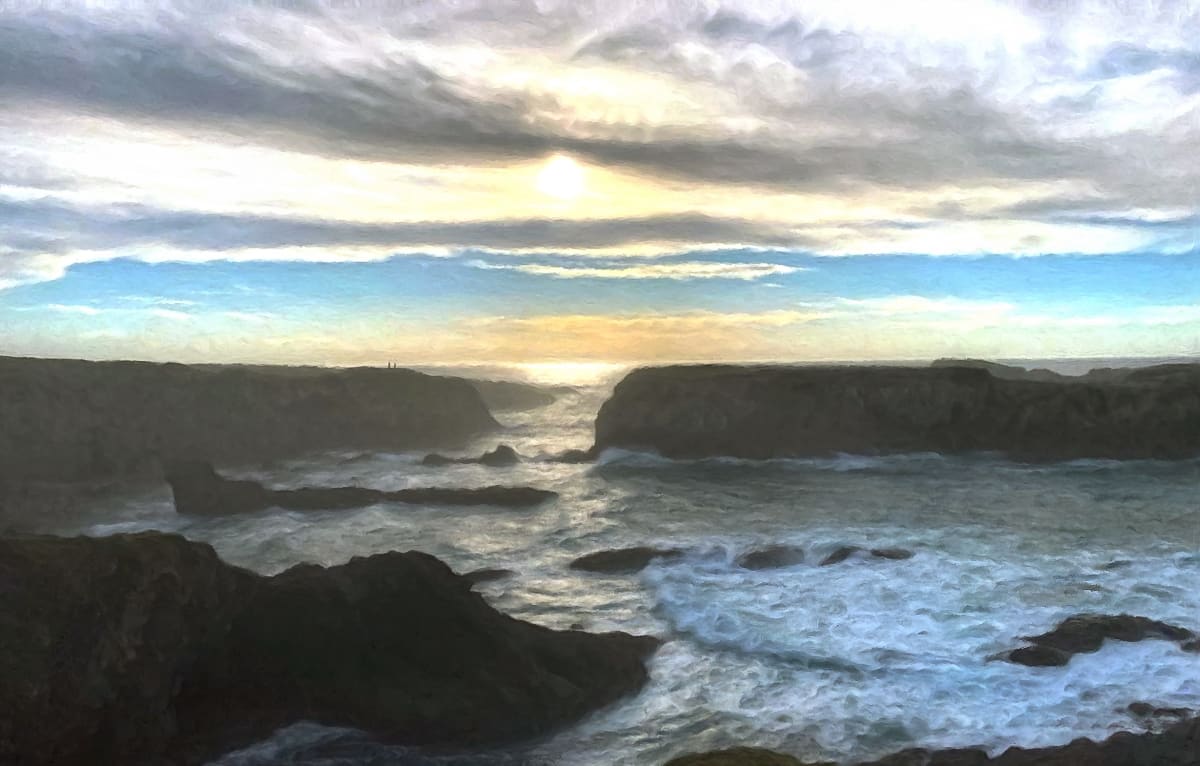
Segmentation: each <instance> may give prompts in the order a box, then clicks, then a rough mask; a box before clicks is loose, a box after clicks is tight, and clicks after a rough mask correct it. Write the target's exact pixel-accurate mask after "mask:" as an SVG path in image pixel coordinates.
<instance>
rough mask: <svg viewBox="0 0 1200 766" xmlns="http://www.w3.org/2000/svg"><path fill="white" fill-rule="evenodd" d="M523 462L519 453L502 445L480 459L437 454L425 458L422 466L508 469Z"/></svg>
mask: <svg viewBox="0 0 1200 766" xmlns="http://www.w3.org/2000/svg"><path fill="white" fill-rule="evenodd" d="M520 462H521V456H520V455H518V454H517V451H516V450H515V449H513V448H512V447H510V446H508V445H507V444H501V445H499V446H498V447H496V449H494V450H492V451H491V452H485V453H483V454H482V455H480V456H479V457H446V456H445V455H439V454H438V453H436V452H433V453H430V454H428V455H426V456H425V458H424V459H423V460H422V461H421V465H427V466H443V465H470V464H478V465H486V466H489V467H491V468H507V467H508V466H513V465H516V464H517V463H520Z"/></svg>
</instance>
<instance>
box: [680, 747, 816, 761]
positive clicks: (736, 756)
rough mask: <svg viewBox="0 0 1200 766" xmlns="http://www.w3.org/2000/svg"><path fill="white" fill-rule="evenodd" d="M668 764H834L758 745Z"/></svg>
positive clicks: (686, 756)
mask: <svg viewBox="0 0 1200 766" xmlns="http://www.w3.org/2000/svg"><path fill="white" fill-rule="evenodd" d="M666 766H834V764H830V763H826V764H815V763H805V762H804V761H800V760H798V759H796V758H793V757H792V756H790V755H783V754H782V753H774V752H772V751H770V750H763V749H761V748H757V747H733V748H730V749H728V750H717V751H714V752H711V753H694V754H692V755H681V756H679V757H678V758H672V759H671V760H669V761H667V763H666Z"/></svg>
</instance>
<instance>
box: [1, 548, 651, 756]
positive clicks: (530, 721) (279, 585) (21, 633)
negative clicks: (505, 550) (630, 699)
mask: <svg viewBox="0 0 1200 766" xmlns="http://www.w3.org/2000/svg"><path fill="white" fill-rule="evenodd" d="M0 584H2V587H0V678H3V679H4V682H3V683H2V684H0V763H5V764H8V763H16V764H27V765H29V766H41V765H42V764H47V765H49V764H54V766H77V765H78V766H84V765H85V764H86V765H87V766H91V765H92V764H99V763H120V764H129V765H130V766H137V765H139V764H156V765H160V766H162V765H166V764H192V763H203V762H206V761H207V760H209V759H210V758H212V757H213V756H215V755H217V754H220V753H222V752H226V751H228V750H230V749H233V748H236V747H240V746H244V745H246V744H249V743H250V742H252V741H255V740H257V739H261V738H262V737H265V736H267V735H268V734H270V732H272V731H273V730H275V729H276V728H278V727H280V726H283V725H286V724H289V723H293V722H295V721H298V720H310V721H317V722H320V723H326V724H330V725H344V726H353V727H357V728H360V729H364V730H366V731H368V732H370V733H372V734H374V735H376V736H378V737H380V738H383V739H386V740H389V741H394V742H397V743H400V744H413V745H420V744H442V745H455V746H467V745H475V744H483V743H492V742H503V741H510V740H514V739H519V738H525V737H531V736H535V735H538V734H541V733H543V732H546V731H547V730H549V729H552V728H555V727H559V726H562V725H565V724H566V723H569V722H571V721H573V720H575V719H577V718H579V717H581V716H582V715H584V714H585V713H587V712H589V711H590V710H592V709H594V708H596V707H599V706H601V705H604V704H607V703H609V702H612V701H613V700H615V699H617V698H618V697H620V696H622V695H625V694H629V693H632V692H634V691H636V690H637V689H638V688H640V687H641V685H642V684H644V683H645V681H646V670H645V667H644V665H643V659H644V658H645V657H646V656H647V655H649V654H650V653H652V652H653V651H654V649H655V648H656V647H657V645H658V642H657V641H656V640H655V639H653V638H645V637H636V636H629V635H627V634H624V633H611V634H604V635H594V634H589V633H580V632H574V631H553V630H549V629H547V628H542V627H539V626H536V625H531V624H529V623H525V622H521V621H519V620H515V619H512V618H510V617H507V616H505V615H503V614H501V613H499V612H497V611H496V610H494V609H492V608H491V607H490V606H488V604H487V603H486V602H485V601H484V600H483V599H482V597H480V596H479V595H477V594H474V593H472V592H471V590H470V588H471V583H470V581H469V580H467V579H466V578H464V577H460V576H458V575H456V574H454V573H453V572H452V571H451V570H450V568H449V567H447V566H446V565H445V564H443V563H442V562H440V561H438V560H437V559H435V558H433V557H432V556H428V555H425V554H423V553H416V552H410V553H387V554H382V555H377V556H371V557H367V558H358V559H353V560H351V561H350V562H349V563H347V564H343V565H341V566H335V567H328V568H324V567H319V566H315V565H311V564H306V565H300V566H297V567H294V568H292V569H289V570H288V571H286V572H283V573H281V574H279V575H276V576H275V577H262V576H259V575H256V574H253V573H251V572H247V571H245V570H241V569H237V568H235V567H231V566H229V565H227V564H225V563H223V562H222V561H221V560H220V559H219V558H218V557H217V556H216V554H215V553H214V552H213V550H212V548H210V547H209V546H207V545H204V544H201V543H193V542H189V541H187V540H185V539H184V538H182V537H178V536H175V535H164V534H159V533H143V534H138V535H120V536H114V537H108V538H83V537H80V538H72V539H66V538H51V537H30V538H8V539H3V538H0Z"/></svg>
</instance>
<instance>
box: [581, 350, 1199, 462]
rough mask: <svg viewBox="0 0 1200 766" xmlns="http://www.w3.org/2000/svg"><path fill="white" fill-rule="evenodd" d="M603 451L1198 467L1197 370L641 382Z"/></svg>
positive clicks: (652, 371) (675, 377)
mask: <svg viewBox="0 0 1200 766" xmlns="http://www.w3.org/2000/svg"><path fill="white" fill-rule="evenodd" d="M606 447H627V448H642V449H653V450H657V451H658V452H660V453H661V454H663V455H666V456H668V457H708V456H717V455H728V456H734V457H742V458H751V459H757V458H771V457H804V456H823V455H830V454H834V453H839V452H840V453H857V454H889V453H904V452H927V451H932V452H940V453H944V454H949V453H963V452H975V451H998V452H1003V453H1006V454H1008V455H1010V456H1011V457H1014V458H1017V459H1027V460H1067V459H1075V458H1118V459H1132V458H1186V457H1192V456H1195V455H1197V454H1200V365H1162V366H1158V367H1147V368H1142V369H1135V370H1129V371H1126V372H1125V373H1124V374H1122V375H1119V376H1117V375H1112V376H1105V377H1103V378H1102V379H1100V380H1097V379H1095V377H1089V378H1087V379H1075V378H1063V379H1062V380H1054V381H1051V380H1029V379H1020V378H1009V377H997V376H995V375H993V374H992V373H991V372H989V371H988V370H987V369H982V368H977V367H969V366H968V367H952V366H938V367H921V368H918V367H737V366H723V365H704V366H678V367H661V368H647V369H640V370H635V371H634V372H632V373H630V374H629V375H628V376H627V377H626V378H625V379H624V380H622V381H621V382H620V383H619V384H618V385H617V387H616V389H615V390H614V392H613V395H612V397H611V398H610V399H609V400H608V401H607V402H605V403H604V405H603V407H601V409H600V413H599V415H598V416H597V418H596V444H595V448H596V449H604V448H606Z"/></svg>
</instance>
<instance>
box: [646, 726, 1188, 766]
mask: <svg viewBox="0 0 1200 766" xmlns="http://www.w3.org/2000/svg"><path fill="white" fill-rule="evenodd" d="M772 757H774V758H775V760H772ZM1197 764H1200V718H1192V719H1190V720H1186V721H1182V722H1180V723H1177V724H1175V725H1173V726H1171V727H1169V728H1167V729H1166V730H1164V731H1161V732H1146V733H1141V734H1133V733H1131V732H1119V733H1117V734H1114V735H1112V736H1111V737H1109V738H1108V739H1106V740H1104V741H1103V742H1093V741H1092V740H1088V739H1077V740H1075V741H1074V742H1071V743H1070V744H1066V745H1061V746H1059V747H1043V748H1035V749H1025V748H1020V747H1013V748H1009V749H1008V750H1006V751H1004V752H1003V753H1001V754H1000V755H998V756H996V757H995V758H989V757H988V754H987V753H986V752H985V751H983V750H976V749H970V748H967V749H952V750H923V749H913V750H904V751H901V752H899V753H894V754H892V755H889V756H887V757H886V758H881V759H879V760H878V761H870V762H868V763H860V764H858V765H857V766H1197ZM667 766H817V764H813V763H808V762H805V761H801V760H799V759H796V758H792V757H791V756H786V755H782V754H779V753H770V752H769V751H765V750H758V749H754V748H736V749H733V750H724V751H718V752H713V753H703V754H697V755H687V756H683V757H681V758H676V759H674V760H672V761H669V762H668V764H667ZM820 766H828V765H827V764H821V765H820Z"/></svg>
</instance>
